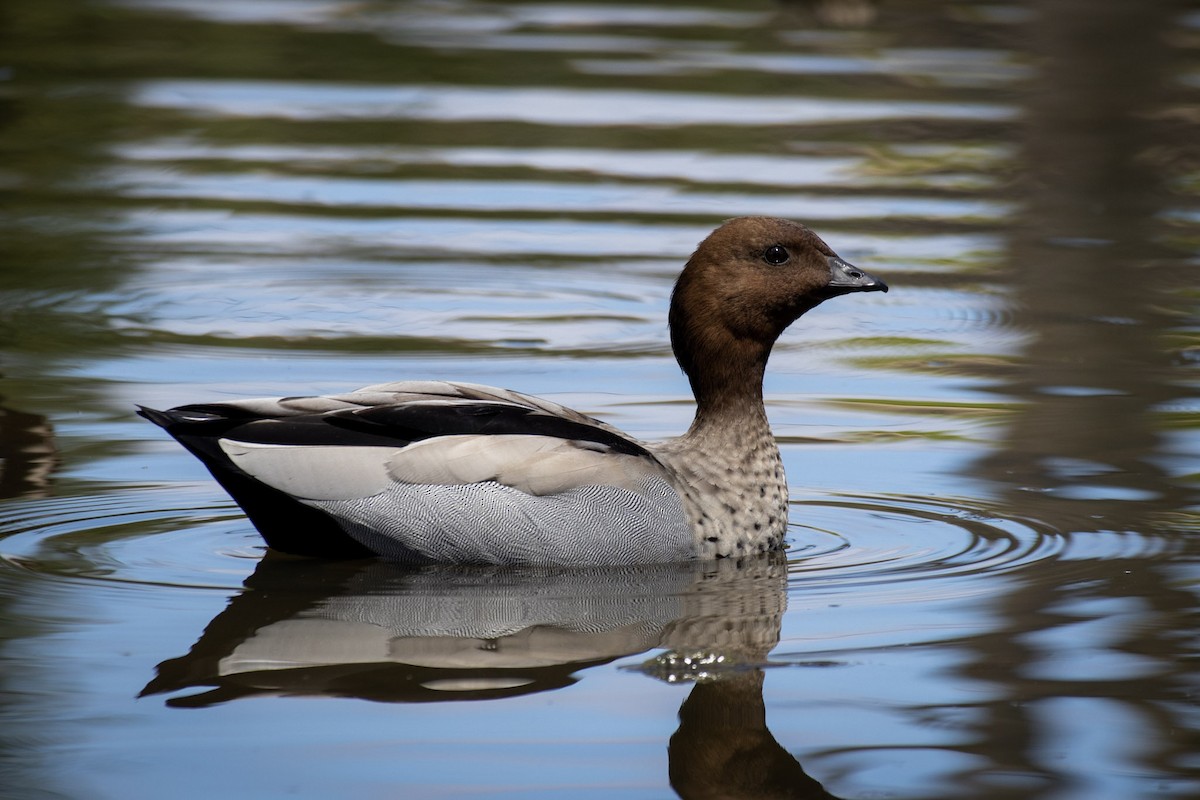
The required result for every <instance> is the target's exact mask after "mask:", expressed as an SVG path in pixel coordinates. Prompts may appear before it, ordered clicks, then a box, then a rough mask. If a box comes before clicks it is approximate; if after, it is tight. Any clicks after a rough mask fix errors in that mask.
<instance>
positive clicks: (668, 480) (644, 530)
mask: <svg viewBox="0 0 1200 800" xmlns="http://www.w3.org/2000/svg"><path fill="white" fill-rule="evenodd" d="M141 413H142V414H143V416H145V417H147V418H148V419H150V420H151V421H153V422H155V423H156V424H158V425H160V426H162V427H163V428H164V429H166V430H167V431H168V432H169V433H170V434H171V435H172V436H174V437H175V438H176V439H177V440H178V441H179V442H180V443H181V444H183V445H184V446H185V447H187V448H188V449H189V450H190V451H191V452H192V453H194V454H195V455H196V456H198V457H199V458H200V459H201V461H203V462H204V464H205V465H206V466H207V467H208V469H209V471H210V472H212V474H213V476H214V477H215V478H216V479H217V480H218V481H219V482H220V483H221V484H222V486H223V487H224V488H225V489H226V490H227V491H228V492H229V493H230V495H231V496H233V498H234V499H235V500H236V501H237V502H238V503H239V505H241V506H242V508H243V509H244V510H245V511H246V513H247V515H248V516H249V517H250V519H251V521H252V522H253V523H254V524H255V526H256V527H257V528H258V529H259V531H260V532H261V533H262V534H263V537H264V538H265V539H266V540H267V543H268V544H269V545H271V546H272V547H274V548H276V549H278V550H283V551H285V552H293V553H298V554H303V555H323V556H356V555H368V554H378V555H383V556H386V557H388V558H393V559H396V560H400V561H405V562H410V563H435V562H436V563H517V562H520V563H530V562H543V563H556V564H621V563H635V562H647V561H674V560H680V559H685V558H693V557H695V555H696V548H695V544H694V537H693V534H692V532H691V528H690V526H689V524H688V521H687V516H686V514H685V513H684V511H683V508H682V506H681V502H680V499H679V495H678V493H677V491H676V489H675V486H674V483H673V479H672V476H671V474H670V473H669V471H668V470H667V469H666V468H665V467H664V466H663V465H662V464H661V463H660V462H659V460H658V459H657V458H656V457H655V456H654V455H653V454H652V453H650V452H649V451H648V450H646V449H645V448H644V447H643V446H642V445H641V444H639V443H638V442H636V441H634V440H633V439H631V438H629V437H627V436H625V435H623V434H621V433H620V432H619V431H617V430H616V429H614V428H612V427H610V426H608V425H605V424H603V423H601V422H599V421H597V420H594V419H592V418H590V417H588V416H586V415H584V414H580V413H579V412H576V411H573V410H571V409H568V408H566V407H564V406H560V405H558V404H556V403H550V402H548V401H545V400H541V399H539V398H535V397H531V396H529V395H523V394H519V393H516V392H510V391H507V390H503V389H496V388H493V387H486V386H478V385H474V384H463V383H449V382H430V381H405V382H399V383H390V384H381V385H378V386H371V387H367V388H365V389H361V390H359V391H357V392H351V393H348V394H342V395H335V396H328V397H302V398H278V399H256V400H244V401H235V402H228V403H211V404H200V405H190V406H180V407H178V408H175V409H171V410H169V411H155V410H152V409H142V411H141Z"/></svg>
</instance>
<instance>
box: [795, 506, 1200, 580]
mask: <svg viewBox="0 0 1200 800" xmlns="http://www.w3.org/2000/svg"><path fill="white" fill-rule="evenodd" d="M791 517H792V534H791V538H792V548H791V550H790V551H789V572H790V578H791V584H792V585H793V586H803V587H806V588H809V587H825V588H835V587H846V588H850V587H855V588H859V589H861V588H862V587H863V586H864V585H868V584H869V585H883V584H888V585H893V584H896V583H900V582H911V581H927V582H933V581H939V580H942V579H947V578H963V577H971V576H992V575H999V574H1005V573H1013V572H1016V571H1020V570H1024V569H1031V568H1034V567H1036V566H1037V565H1039V564H1041V563H1042V562H1047V561H1052V560H1053V561H1062V562H1071V561H1075V562H1096V561H1103V560H1111V559H1127V558H1131V557H1149V556H1161V555H1164V554H1168V553H1167V551H1170V550H1172V549H1177V548H1178V547H1179V546H1180V545H1179V541H1178V539H1177V538H1172V537H1157V536H1153V535H1149V534H1147V532H1145V531H1141V532H1138V533H1136V534H1135V533H1129V532H1124V531H1109V530H1094V529H1091V530H1088V529H1085V528H1084V527H1083V526H1081V527H1080V528H1077V529H1074V530H1069V531H1064V530H1060V529H1058V528H1056V527H1055V526H1052V525H1051V524H1049V523H1047V522H1044V521H1041V520H1038V519H1035V518H1032V517H1027V516H1025V517H1023V516H1016V515H1013V514H1011V513H1006V512H1004V511H1001V510H1000V509H997V508H991V507H988V506H987V505H986V504H985V503H982V502H981V501H978V500H967V499H941V498H927V497H914V496H838V495H830V496H820V497H814V498H804V499H801V500H799V501H798V502H796V503H794V505H793V510H792V514H791ZM1064 569H1065V568H1064Z"/></svg>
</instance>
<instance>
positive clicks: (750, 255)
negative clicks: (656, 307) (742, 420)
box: [670, 217, 888, 410]
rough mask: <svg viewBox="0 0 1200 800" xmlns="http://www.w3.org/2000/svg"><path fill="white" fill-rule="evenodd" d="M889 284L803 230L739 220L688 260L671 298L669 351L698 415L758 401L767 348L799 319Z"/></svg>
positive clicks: (763, 219)
mask: <svg viewBox="0 0 1200 800" xmlns="http://www.w3.org/2000/svg"><path fill="white" fill-rule="evenodd" d="M887 288H888V287H887V284H885V283H884V282H883V281H881V280H879V279H878V278H875V277H873V276H871V275H869V274H867V273H866V272H864V271H863V270H860V269H858V268H857V267H854V266H852V265H850V264H848V263H846V262H845V261H843V260H842V259H841V258H839V257H838V255H837V254H836V253H834V252H833V250H831V249H830V247H829V245H827V244H825V242H823V241H821V238H820V237H819V236H817V235H816V234H815V233H813V232H812V231H811V230H809V229H808V228H806V227H805V226H803V225H801V224H799V223H797V222H790V221H788V220H782V219H772V218H770V217H738V218H736V219H731V220H729V221H728V222H726V223H725V224H723V225H722V226H721V227H719V228H717V229H716V230H715V231H713V232H712V233H711V234H709V235H708V238H706V239H705V240H704V241H702V242H701V243H700V245H699V247H697V248H696V252H695V253H693V254H692V257H691V259H689V260H688V263H687V266H685V267H684V269H683V273H682V274H681V275H680V276H679V280H678V282H677V283H676V284H675V291H674V293H673V294H672V295H671V313H670V327H671V346H672V347H673V348H674V350H675V356H676V358H678V359H679V365H680V366H681V367H682V368H683V371H684V373H686V374H687V376H688V379H689V380H690V381H691V384H692V390H693V392H695V394H696V400H697V403H698V404H699V406H700V408H701V410H704V408H705V406H706V405H713V404H720V401H721V400H722V399H725V398H728V399H734V398H738V397H744V396H745V393H746V392H748V391H749V392H751V393H752V394H753V395H754V396H756V397H761V394H762V374H763V370H764V368H765V367H766V363H767V357H768V356H769V355H770V354H771V347H772V346H773V345H774V344H775V340H776V339H778V338H779V335H780V334H781V333H783V331H784V330H785V329H786V328H787V327H788V326H789V325H791V324H792V323H793V322H795V321H796V319H797V318H799V317H800V315H801V314H803V313H804V312H806V311H808V310H810V309H812V308H814V307H815V306H817V305H818V304H820V303H821V302H823V301H825V300H828V299H829V298H831V297H837V296H838V295H842V294H848V293H850V292H874V291H882V292H886V291H887Z"/></svg>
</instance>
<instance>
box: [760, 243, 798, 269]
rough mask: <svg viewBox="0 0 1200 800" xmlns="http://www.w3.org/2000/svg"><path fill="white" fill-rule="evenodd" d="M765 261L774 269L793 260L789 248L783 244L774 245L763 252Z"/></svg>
mask: <svg viewBox="0 0 1200 800" xmlns="http://www.w3.org/2000/svg"><path fill="white" fill-rule="evenodd" d="M762 257H763V261H765V262H767V263H768V264H770V265H771V266H773V267H778V266H779V265H780V264H782V263H784V262H785V261H787V260H788V259H789V258H791V255H790V254H789V253H788V251H787V248H786V247H784V246H783V245H781V244H773V245H771V246H770V247H768V248H767V249H766V250H764V251H763V256H762Z"/></svg>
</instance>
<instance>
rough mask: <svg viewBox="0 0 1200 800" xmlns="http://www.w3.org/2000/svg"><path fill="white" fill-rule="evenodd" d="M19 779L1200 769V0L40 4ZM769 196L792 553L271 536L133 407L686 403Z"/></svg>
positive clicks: (664, 425) (941, 775) (608, 415)
mask: <svg viewBox="0 0 1200 800" xmlns="http://www.w3.org/2000/svg"><path fill="white" fill-rule="evenodd" d="M12 5H13V7H12V8H10V9H8V11H7V19H6V20H5V24H4V25H3V26H0V41H2V42H3V48H0V53H3V54H4V55H3V56H2V58H3V62H2V63H0V79H2V82H0V91H2V92H3V94H2V95H0V103H2V104H3V105H2V108H3V109H4V113H3V116H2V117H0V147H2V148H3V153H4V156H3V159H2V160H0V194H2V195H3V200H4V206H5V208H6V212H7V213H6V214H5V215H4V216H3V217H2V218H0V228H2V230H0V242H2V243H3V245H2V246H3V266H2V267H0V296H2V300H0V373H2V374H0V456H2V457H3V471H2V472H0V496H2V497H3V499H2V500H0V537H2V538H0V789H2V790H3V791H0V794H3V795H4V796H5V797H14V798H107V797H114V798H115V797H121V798H137V797H162V796H170V797H179V798H191V797H195V798H201V797H204V798H207V797H214V796H222V797H246V798H261V797H278V796H297V797H311V798H324V797H345V798H367V797H377V796H395V795H400V796H406V797H522V798H525V797H571V798H580V797H581V798H587V797H597V798H599V797H604V798H610V797H629V798H661V797H670V796H675V795H678V796H683V797H697V796H707V795H706V793H713V792H720V793H723V796H730V797H737V796H744V797H765V796H789V797H805V798H819V797H830V796H833V797H839V798H868V797H897V798H914V799H915V798H980V799H981V800H982V799H986V800H1002V799H1005V798H1046V800H1050V799H1053V800H1064V799H1067V798H1070V799H1072V800H1074V799H1076V798H1077V799H1078V800H1106V799H1107V798H1112V799H1113V800H1117V799H1118V798H1120V800H1129V798H1150V797H1155V798H1158V797H1164V798H1190V797H1196V796H1197V795H1200V762H1198V761H1197V753H1198V752H1200V747H1198V743H1200V715H1198V714H1197V706H1196V698H1197V697H1198V696H1200V680H1198V679H1197V674H1198V673H1197V670H1196V664H1197V659H1198V657H1200V643H1198V641H1197V637H1196V630H1197V611H1198V608H1200V602H1198V597H1197V595H1198V594H1200V567H1198V565H1197V556H1198V554H1200V545H1198V542H1200V539H1198V538H1197V537H1198V535H1200V512H1198V507H1197V480H1198V479H1200V469H1198V466H1197V465H1198V464H1200V458H1198V456H1200V401H1198V400H1197V391H1196V387H1197V365H1198V364H1200V357H1198V356H1197V353H1198V352H1200V337H1198V334H1197V318H1196V301H1197V297H1198V294H1197V290H1196V287H1197V285H1198V284H1197V280H1196V275H1197V272H1198V271H1197V266H1198V265H1200V171H1198V169H1200V168H1198V165H1200V147H1198V145H1197V143H1198V142H1200V135H1198V133H1200V132H1198V131H1197V129H1196V119H1197V116H1196V114H1195V109H1196V108H1197V107H1198V106H1200V95H1198V94H1197V92H1198V91H1200V80H1198V78H1197V76H1198V75H1200V17H1198V16H1197V14H1196V13H1195V12H1194V11H1189V10H1188V9H1187V8H1186V7H1184V5H1183V4H1181V3H1180V4H1173V3H1169V2H1155V3H1140V4H1127V3H1121V2H1119V1H1118V0H1112V1H1111V2H1099V3H1088V4H1082V3H1075V2H1069V3H1049V2H1034V1H1033V0H1030V2H1022V3H1008V4H1005V3H999V4H995V3H990V4H985V3H971V2H933V1H932V0H919V1H918V2H910V3H905V4H879V5H876V4H873V3H871V2H852V1H850V0H845V1H843V2H814V3H782V2H780V3H768V2H750V3H732V2H720V0H707V2H706V3H704V4H703V5H697V4H689V3H682V4H680V3H665V2H661V3H649V4H646V3H641V4H620V3H607V2H604V3H574V2H560V3H492V2H458V1H457V0H451V1H450V2H415V1H413V2H380V3H350V2H339V1H338V0H325V1H322V2H316V1H313V2H307V1H305V0H260V1H259V2H254V3H199V2H193V0H128V1H127V2H109V1H107V0H104V1H102V0H91V1H90V2H67V1H66V0H61V1H59V0H46V1H44V2H39V3H17V4H12ZM742 214H771V215H779V216H786V217H791V218H795V219H799V220H801V221H805V222H808V223H810V224H811V225H813V226H814V227H815V228H816V229H817V230H818V232H820V233H821V235H822V236H823V237H824V238H825V239H826V240H827V241H828V242H829V243H830V244H831V245H832V246H833V247H834V248H835V249H836V250H838V252H839V253H840V254H841V255H842V256H844V257H845V258H847V259H849V260H851V261H853V262H855V263H859V264H861V265H862V266H863V267H865V268H867V269H870V270H871V271H872V272H875V273H878V274H880V275H882V276H884V277H885V278H886V279H887V281H888V282H889V284H890V285H891V286H892V287H893V291H891V292H890V293H889V294H887V295H879V294H871V295H861V296H851V297H847V298H841V299H838V300H837V301H834V302H831V303H829V304H827V305H825V306H822V307H821V308H819V309H817V310H816V311H814V312H812V313H811V314H810V315H808V316H807V317H806V318H805V319H804V320H802V321H801V322H800V323H799V324H797V325H796V326H795V327H794V328H793V329H792V330H791V331H789V332H788V333H787V334H786V335H785V336H784V337H783V339H782V340H781V342H780V344H779V346H778V347H777V349H776V351H775V354H774V355H773V357H772V361H771V365H770V368H769V372H768V379H767V386H766V389H767V395H768V412H769V414H770V416H771V419H772V422H773V425H774V427H775V431H776V433H777V435H778V437H779V439H780V442H781V447H782V450H783V455H784V459H785V463H786V466H787V471H788V476H789V481H790V484H791V495H792V500H793V502H792V508H791V529H790V537H789V549H788V551H787V553H786V554H785V555H784V556H783V557H782V558H764V559H752V560H750V561H747V562H743V563H739V564H720V565H690V566H678V565H676V566H654V567H644V568H636V569H627V570H554V569H511V570H497V569H457V570H444V569H436V568H435V569H427V570H419V571H415V572H414V571H405V570H399V569H397V568H395V567H392V566H390V565H387V564H383V563H378V562H370V561H368V562H353V563H345V564H327V563H320V562H308V561H303V560H297V559H289V558H286V557H279V556H278V554H272V553H267V552H265V550H264V549H263V547H262V545H261V540H260V539H259V538H258V536H257V534H256V533H255V532H254V530H253V528H252V527H251V526H250V525H249V524H248V523H247V521H246V520H245V518H244V517H243V516H242V515H241V513H240V512H239V511H238V509H237V507H236V506H234V505H233V504H232V502H231V501H230V500H229V499H228V498H227V497H226V496H225V495H224V494H223V493H222V492H221V491H220V490H219V489H218V488H217V487H216V486H215V484H213V483H212V482H211V481H210V480H209V479H208V477H207V475H206V473H205V472H204V470H203V468H202V467H200V465H199V464H198V463H197V462H195V461H194V460H193V459H192V458H191V457H190V456H188V455H187V454H186V453H185V452H183V451H182V450H181V449H180V448H179V447H178V446H177V445H175V444H174V443H173V442H170V441H167V440H166V439H165V437H164V436H163V435H162V434H161V432H160V431H158V430H157V429H155V428H153V427H152V426H149V425H147V424H145V423H144V422H143V421H141V420H139V419H138V418H136V417H135V416H134V415H133V413H132V408H133V404H134V403H144V404H146V405H150V406H158V407H164V406H170V405H174V404H179V403H183V402H197V401H206V400H218V399H225V398H232V397H241V396H256V395H273V394H297V393H321V392H337V391H343V390H346V389H350V388H354V387H357V386H361V385H366V384H370V383H377V382H381V381H385V380H396V379H402V378H424V377H444V378H456V379H461V380H470V381H476V382H481V383H493V384H498V385H503V386H511V387H514V388H519V389H521V390H524V391H528V392H533V393H537V394H541V395H544V396H547V397H549V398H551V399H554V400H557V401H559V402H564V403H568V404H570V405H573V406H575V407H577V408H580V409H581V410H584V411H586V412H588V413H593V414H595V415H597V416H601V417H603V418H604V419H606V420H609V421H611V422H613V423H615V424H617V425H620V426H622V427H623V428H625V429H626V430H628V431H630V432H632V433H634V434H636V435H638V436H640V437H644V438H654V437H660V436H669V435H673V434H677V433H679V432H681V431H682V430H683V429H685V428H686V426H687V424H688V422H689V421H690V415H691V410H692V407H691V404H690V395H689V392H688V387H687V384H686V381H685V380H684V379H683V377H682V375H681V374H680V373H679V370H678V368H677V367H676V366H675V364H674V361H673V359H672V357H671V354H670V351H669V347H668V344H667V337H666V330H665V315H666V307H667V303H668V300H669V296H670V291H671V284H672V281H673V279H674V276H675V275H676V274H677V273H678V270H679V268H680V266H681V264H682V263H683V261H684V260H685V259H686V257H687V255H688V254H689V253H690V252H691V250H692V248H694V247H695V244H696V243H697V242H698V241H699V240H700V239H701V238H702V237H703V236H704V235H705V233H706V232H707V231H708V230H710V229H711V228H712V227H714V226H715V225H716V224H718V223H719V222H720V221H721V220H723V219H725V218H728V217H731V216H736V215H742Z"/></svg>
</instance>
